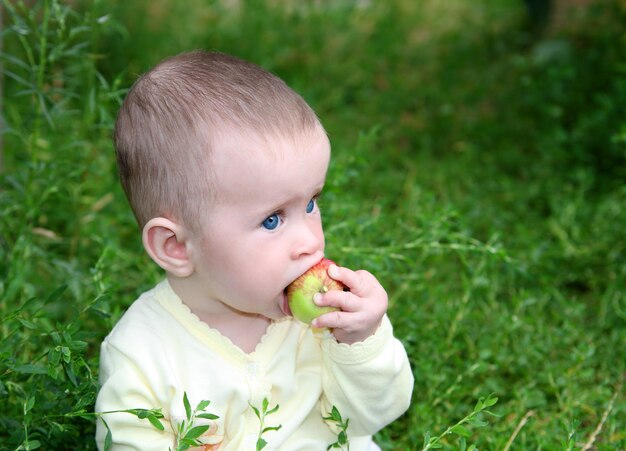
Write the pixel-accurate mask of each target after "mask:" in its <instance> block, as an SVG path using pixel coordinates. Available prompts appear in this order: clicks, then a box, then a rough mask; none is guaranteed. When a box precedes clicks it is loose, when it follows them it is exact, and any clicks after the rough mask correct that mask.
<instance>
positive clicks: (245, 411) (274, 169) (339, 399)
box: [96, 51, 413, 451]
mask: <svg viewBox="0 0 626 451" xmlns="http://www.w3.org/2000/svg"><path fill="white" fill-rule="evenodd" d="M115 146H116V152H117V159H118V166H119V172H120V178H121V181H122V185H123V187H124V190H125V192H126V195H127V196H128V199H129V202H130V205H131V207H132V209H133V211H134V213H135V216H136V218H137V221H138V223H139V227H140V229H141V230H142V239H143V245H144V247H145V249H146V251H147V253H148V254H149V256H150V257H151V258H152V260H154V262H155V263H156V264H158V265H159V266H160V267H161V268H163V270H164V271H165V273H166V278H165V279H164V280H163V281H162V282H160V283H159V284H158V285H156V286H155V287H154V288H152V289H151V290H149V291H147V292H145V293H143V294H142V295H141V296H140V297H139V299H137V300H136V301H135V302H134V303H133V304H132V306H131V307H130V308H129V309H128V311H127V312H126V313H125V314H124V316H123V317H122V318H121V319H120V321H119V322H118V323H117V325H116V326H115V328H114V329H113V331H112V332H111V333H110V334H109V335H108V337H107V338H106V339H105V340H104V342H103V343H102V349H101V364H100V382H101V385H102V387H101V390H100V392H99V394H98V399H97V403H96V410H97V411H98V412H111V411H118V410H125V409H134V408H141V409H161V410H162V413H163V416H164V417H163V418H162V419H161V420H160V421H161V423H162V425H163V426H164V430H160V429H159V428H156V427H154V425H153V424H151V423H150V422H149V421H147V420H146V419H140V418H138V417H137V416H136V415H132V414H129V413H125V412H122V413H106V414H103V415H102V416H103V419H104V420H105V421H106V426H105V424H104V423H103V422H99V424H98V430H97V442H98V446H99V447H100V448H102V447H103V446H104V442H105V436H106V435H107V432H108V431H110V434H111V435H112V440H113V449H137V450H159V451H162V450H167V449H168V448H172V449H175V447H176V446H177V445H178V443H179V441H180V440H181V439H182V437H181V430H182V429H181V425H183V426H185V425H186V426H188V427H189V426H203V425H204V426H207V427H205V428H203V429H202V431H203V434H202V435H201V436H200V437H198V438H197V441H198V443H200V449H205V450H208V449H219V450H236V451H242V450H255V449H257V446H259V447H261V446H263V445H265V446H266V449H280V450H325V449H326V448H327V447H328V446H329V445H331V444H333V443H337V442H338V443H342V442H344V441H345V438H346V434H347V440H349V444H350V449H351V450H352V451H359V450H375V449H379V448H378V447H377V446H376V445H375V444H374V443H373V441H372V438H371V436H372V434H374V433H375V432H376V431H378V430H380V429H381V428H382V427H384V426H385V425H387V424H389V423H390V422H392V421H393V420H394V419H396V418H397V417H398V416H400V415H401V414H402V413H403V412H405V411H406V410H407V408H408V406H409V403H410V399H411V393H412V390H413V375H412V373H411V370H410V366H409V361H408V358H407V355H406V351H405V350H404V347H403V346H402V344H401V343H400V342H399V341H398V340H397V339H395V338H394V336H393V331H392V327H391V324H390V322H389V320H388V318H387V316H386V314H385V312H386V310H387V295H386V292H385V290H384V288H383V287H382V286H381V285H380V283H379V282H378V281H377V279H376V278H375V277H374V276H373V275H371V274H370V273H368V272H366V271H362V270H361V271H352V270H350V269H348V268H343V267H338V266H336V265H333V266H331V267H330V269H329V270H328V273H329V276H330V277H332V278H333V279H336V280H338V281H340V282H342V283H344V284H345V285H346V286H347V287H348V288H349V289H350V291H349V292H348V291H346V292H344V291H329V292H327V293H325V294H324V295H321V296H318V298H317V299H316V302H317V303H318V305H321V306H333V307H338V308H339V309H340V310H339V311H334V312H331V313H327V314H324V315H322V316H320V317H318V318H317V319H315V320H314V322H313V325H312V326H313V327H311V326H309V325H305V324H302V323H300V322H298V321H297V320H295V319H294V318H293V317H292V316H291V315H290V311H289V307H288V303H287V299H286V295H285V289H286V287H287V286H288V285H289V284H290V283H291V282H292V281H294V280H295V279H296V278H297V277H298V276H300V275H301V274H303V273H304V272H305V271H307V270H308V269H309V268H311V267H312V266H313V265H315V264H316V263H317V262H319V261H320V260H321V259H322V257H323V256H324V233H323V230H322V221H321V216H320V211H319V208H318V205H317V199H318V197H319V195H320V193H321V192H322V189H323V187H324V182H325V179H326V172H327V169H328V164H329V159H330V144H329V141H328V138H327V136H326V133H325V131H324V128H323V127H322V125H321V123H320V121H319V119H318V118H317V116H316V115H315V113H314V112H313V110H312V109H311V108H310V107H309V106H308V105H307V103H306V102H305V101H304V100H303V99H302V98H301V97H300V96H299V95H298V94H296V93H295V92H294V91H293V90H291V89H290V88H289V87H288V86H287V85H286V84H285V83H284V82H283V81H281V80H280V79H279V78H277V77H276V76H274V75H272V74H270V73H269V72H267V71H265V70H264V69H262V68H260V67H258V66H255V65H253V64H251V63H248V62H245V61H242V60H240V59H238V58H235V57H232V56H228V55H224V54H221V53H212V52H204V51H196V52H191V53H185V54H182V55H178V56H176V57H173V58H170V59H167V60H165V61H163V62H161V63H160V64H158V65H157V66H156V67H155V68H153V69H152V70H151V71H150V72H148V73H147V74H145V75H143V76H142V77H141V78H140V79H139V80H138V81H137V82H136V83H135V85H134V86H133V87H132V89H131V90H130V92H129V93H128V96H127V97H126V99H125V101H124V104H123V105H122V108H121V110H120V112H119V116H118V118H117V123H116V128H115ZM205 400H206V401H210V405H209V406H208V407H207V408H206V410H207V412H210V413H211V414H213V415H203V416H204V418H202V416H193V415H191V417H192V418H191V420H192V421H191V423H192V424H191V425H190V419H189V418H190V416H189V411H190V409H189V407H191V409H192V410H193V408H194V407H196V406H197V405H198V404H199V403H200V402H201V401H205ZM202 407H206V403H204V405H203V406H202ZM264 412H265V413H264ZM333 412H334V413H335V414H336V413H338V414H339V415H340V416H341V418H342V421H337V415H334V416H333V415H331V413H333ZM215 416H217V418H215ZM183 422H185V423H184V424H183ZM346 423H347V427H346ZM187 429H189V428H187Z"/></svg>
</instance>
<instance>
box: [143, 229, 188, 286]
mask: <svg viewBox="0 0 626 451" xmlns="http://www.w3.org/2000/svg"><path fill="white" fill-rule="evenodd" d="M141 236H142V239H143V247H144V248H145V249H146V252H147V253H148V255H149V256H150V258H151V259H152V260H154V262H155V263H156V264H157V265H159V266H160V267H161V268H163V269H164V270H165V271H167V272H168V273H169V274H172V275H174V276H176V277H181V278H182V277H188V276H190V275H191V274H192V273H193V271H194V265H193V262H192V260H191V258H190V255H189V249H188V244H189V243H188V241H187V240H188V236H187V233H186V231H185V228H184V227H183V226H181V225H180V224H177V223H175V222H174V221H171V220H169V219H167V218H162V217H158V218H152V219H151V220H150V221H148V223H147V224H146V225H145V226H144V228H143V232H142V235H141Z"/></svg>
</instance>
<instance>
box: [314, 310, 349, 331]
mask: <svg viewBox="0 0 626 451" xmlns="http://www.w3.org/2000/svg"><path fill="white" fill-rule="evenodd" d="M353 315H354V313H348V312H341V311H336V312H330V313H325V314H323V315H320V316H318V317H317V318H315V319H314V320H313V322H312V323H311V325H312V326H313V327H320V328H321V327H328V328H329V329H346V330H352V329H353V327H352V324H353V322H354V320H353V319H352V320H351V319H350V317H351V316H353Z"/></svg>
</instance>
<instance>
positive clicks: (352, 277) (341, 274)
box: [328, 265, 374, 296]
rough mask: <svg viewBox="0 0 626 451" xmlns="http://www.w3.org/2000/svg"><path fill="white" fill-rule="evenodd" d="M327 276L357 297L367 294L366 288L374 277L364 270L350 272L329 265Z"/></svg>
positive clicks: (349, 270)
mask: <svg viewBox="0 0 626 451" xmlns="http://www.w3.org/2000/svg"><path fill="white" fill-rule="evenodd" d="M328 275H329V276H330V277H332V278H333V279H335V280H338V281H339V282H341V283H343V284H344V285H345V286H347V287H348V288H349V289H350V291H352V292H353V293H354V294H356V295H357V296H362V295H363V294H364V293H365V292H367V287H368V286H369V285H371V281H372V279H374V276H372V275H371V274H370V273H369V272H367V271H365V270H362V269H361V270H358V271H352V270H351V269H348V268H344V267H340V266H337V265H331V266H330V267H329V268H328Z"/></svg>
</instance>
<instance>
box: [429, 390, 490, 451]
mask: <svg viewBox="0 0 626 451" xmlns="http://www.w3.org/2000/svg"><path fill="white" fill-rule="evenodd" d="M497 402H498V398H496V397H493V396H491V395H489V396H487V398H480V399H479V400H478V402H477V403H476V405H475V406H474V410H472V412H471V413H469V414H468V415H466V416H465V417H463V418H462V419H460V420H459V421H457V422H456V423H455V424H454V425H453V426H450V427H448V428H447V429H446V430H445V431H443V432H442V433H441V434H439V435H437V436H435V437H431V436H430V434H429V433H426V434H425V435H424V446H423V448H422V450H423V451H425V450H428V449H438V448H442V447H443V444H442V441H443V439H444V438H445V437H447V436H448V435H457V436H459V437H460V439H459V444H458V449H460V450H462V451H465V450H466V449H467V450H468V451H473V450H476V449H477V447H476V445H470V446H469V448H468V447H467V441H466V440H467V437H470V436H471V434H472V433H471V431H470V429H469V428H468V427H467V426H468V425H469V426H474V427H484V426H487V424H488V423H487V422H486V421H484V420H483V419H482V418H480V417H481V416H482V415H481V414H488V415H492V416H497V415H496V414H494V413H492V412H491V411H489V410H487V409H488V408H489V407H492V406H494V405H495V404H496V403H497Z"/></svg>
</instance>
